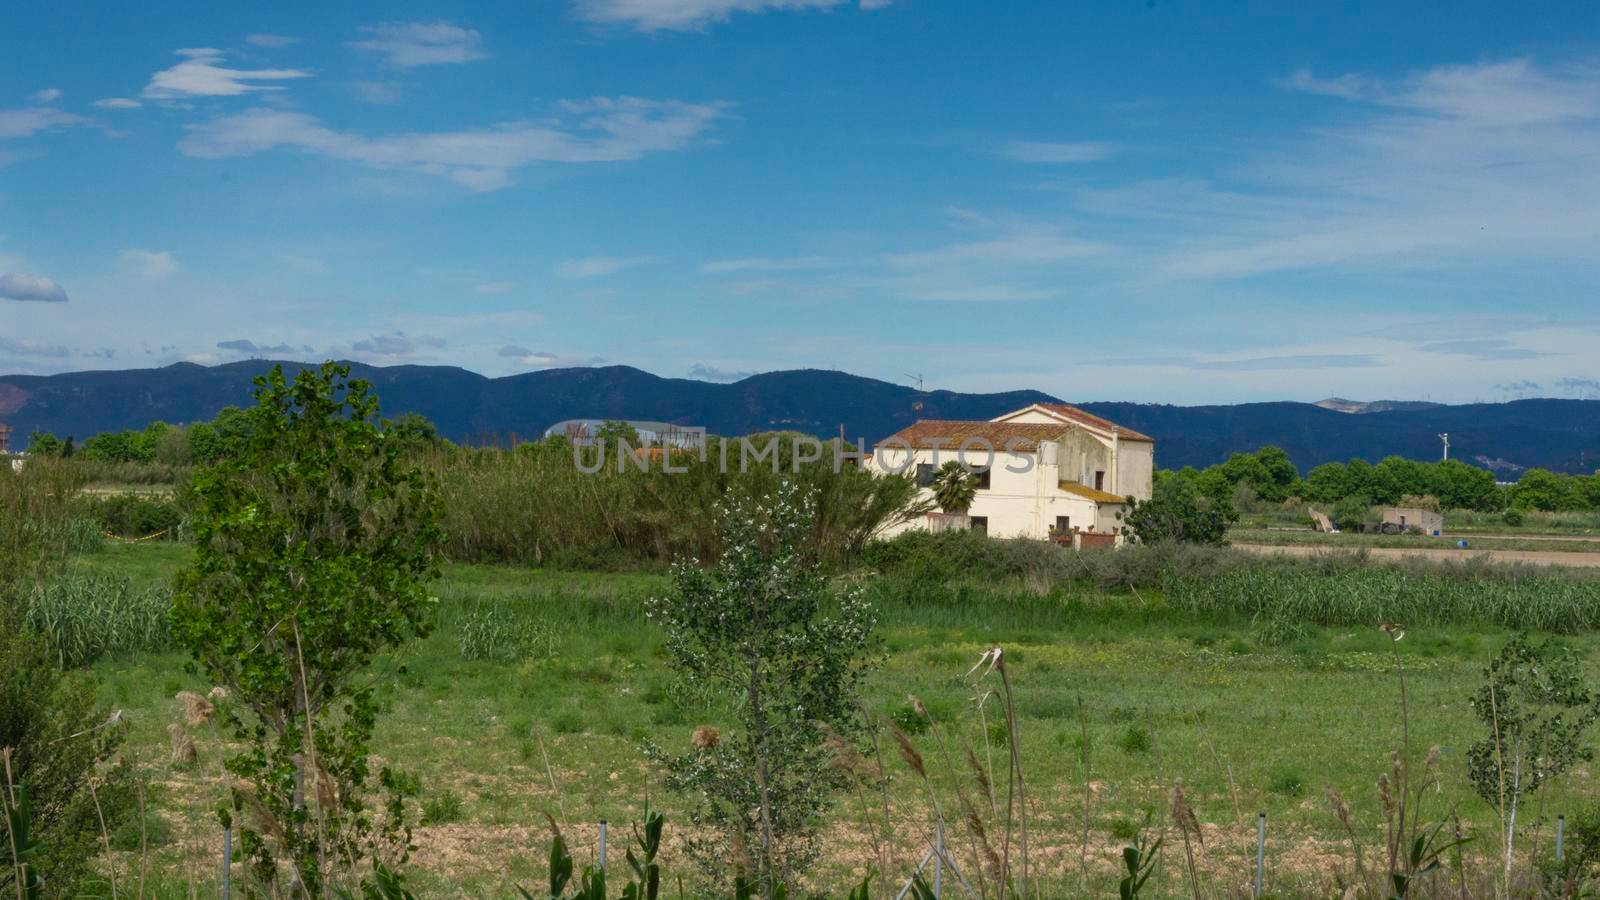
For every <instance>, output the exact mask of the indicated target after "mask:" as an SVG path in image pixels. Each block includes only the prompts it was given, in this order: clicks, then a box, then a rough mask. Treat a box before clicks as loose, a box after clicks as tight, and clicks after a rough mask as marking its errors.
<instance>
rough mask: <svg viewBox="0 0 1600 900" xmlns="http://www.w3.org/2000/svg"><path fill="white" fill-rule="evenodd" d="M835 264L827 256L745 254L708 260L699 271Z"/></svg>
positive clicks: (776, 269) (778, 269)
mask: <svg viewBox="0 0 1600 900" xmlns="http://www.w3.org/2000/svg"><path fill="white" fill-rule="evenodd" d="M837 264H838V260H836V259H834V258H832V257H828V256H799V257H790V258H773V257H767V256H747V257H743V258H741V259H713V260H709V261H707V262H704V263H702V264H701V265H700V271H702V272H705V273H706V274H708V275H729V274H733V273H743V272H797V271H803V270H806V269H822V268H827V267H828V266H832V265H837Z"/></svg>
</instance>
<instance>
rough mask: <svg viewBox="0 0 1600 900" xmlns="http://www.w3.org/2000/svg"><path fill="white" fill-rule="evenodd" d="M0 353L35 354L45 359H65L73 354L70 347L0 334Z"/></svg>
mask: <svg viewBox="0 0 1600 900" xmlns="http://www.w3.org/2000/svg"><path fill="white" fill-rule="evenodd" d="M0 354H3V355H6V356H36V357H43V358H46V359H67V358H69V357H71V356H73V355H74V354H73V350H72V348H71V347H66V346H62V345H60V344H36V343H34V342H32V341H20V340H17V339H16V338H8V337H3V336H0Z"/></svg>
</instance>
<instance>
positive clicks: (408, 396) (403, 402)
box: [0, 360, 1600, 479]
mask: <svg viewBox="0 0 1600 900" xmlns="http://www.w3.org/2000/svg"><path fill="white" fill-rule="evenodd" d="M272 365H273V363H272V362H270V361H264V360H250V361H246V362H236V363H228V364H225V365H219V366H199V365H194V364H192V363H179V364H176V365H171V366H167V367H165V368H160V369H135V370H128V371H121V372H74V373H69V374H63V375H45V376H33V375H10V376H0V421H5V422H8V423H9V424H10V425H11V426H12V428H13V435H14V437H13V443H26V441H27V435H28V434H29V433H31V432H32V431H34V430H35V429H41V430H45V431H51V432H54V433H55V434H57V435H60V436H63V437H64V436H66V435H69V434H70V435H74V436H76V437H77V438H78V439H79V440H82V439H83V438H85V437H88V436H89V435H93V434H96V433H99V432H102V431H109V430H121V429H125V428H141V427H143V426H144V425H146V424H148V423H150V422H152V421H155V420H158V419H159V420H164V421H167V422H193V421H199V420H203V419H209V418H211V417H212V416H214V415H215V414H216V412H217V411H218V410H219V409H221V408H222V407H224V406H227V405H229V404H234V405H244V404H247V403H249V402H250V380H251V379H252V378H253V377H255V376H256V375H258V374H260V373H262V372H265V371H267V370H268V369H270V368H271V366H272ZM283 365H284V366H285V368H286V369H289V370H298V369H299V368H301V367H302V366H303V365H304V364H302V363H292V362H286V363H284V364H283ZM352 368H353V369H354V374H355V375H357V376H358V377H361V378H365V379H367V380H369V381H371V382H373V383H374V384H375V385H376V386H377V390H378V395H379V397H380V398H381V399H382V401H383V406H384V411H385V413H386V414H388V415H398V414H400V413H407V412H415V413H420V414H421V415H424V416H426V417H428V418H429V419H430V420H432V421H433V422H434V424H435V425H436V426H437V427H438V429H439V431H440V433H442V434H444V435H445V436H446V437H448V438H450V439H452V440H456V441H469V442H480V441H485V440H489V439H494V438H500V439H504V438H507V437H509V436H510V435H512V434H517V435H520V436H523V437H530V436H537V435H538V434H540V433H542V432H543V431H544V429H546V428H548V427H549V426H550V425H552V424H554V423H556V422H559V421H561V420H563V419H572V418H632V419H654V420H660V421H666V422H674V423H678V424H684V425H701V426H704V427H706V428H707V429H709V430H710V431H711V432H713V433H716V434H730V435H737V434H749V433H751V432H755V431H767V430H773V429H787V430H794V431H803V432H809V433H811V434H815V435H819V436H833V435H837V434H838V431H839V427H840V426H841V425H843V426H844V430H845V433H846V435H848V436H849V437H850V438H852V439H854V438H856V437H864V438H866V439H867V440H869V441H876V440H879V439H881V438H883V437H886V436H887V435H889V434H892V433H894V432H895V431H898V430H899V429H900V428H902V427H904V426H906V425H908V424H910V423H911V422H913V421H915V420H916V419H918V418H924V419H985V418H991V417H993V416H996V415H999V414H1000V413H1002V412H1006V411H1008V410H1012V409H1016V408H1018V407H1021V406H1026V405H1028V404H1029V403H1035V402H1040V401H1054V400H1056V399H1057V398H1055V397H1052V396H1050V395H1048V394H1044V393H1041V392H1039V391H1026V390H1024V391H1010V392H1006V393H998V394H961V393H955V392H951V391H927V392H922V393H919V392H918V391H917V390H915V389H914V388H911V387H907V386H904V385H898V384H891V383H889V382H886V381H878V380H876V379H872V378H862V377H860V376H856V375H850V374H847V373H844V372H832V371H822V370H817V369H801V370H795V371H787V372H769V373H766V374H764V375H754V376H751V377H749V378H746V379H743V380H742V381H737V382H734V383H732V384H712V383H709V382H704V381H692V380H688V379H682V378H660V377H657V376H655V375H651V374H650V373H648V372H643V371H640V370H639V369H634V368H630V367H627V366H607V367H603V368H580V369H551V370H546V371H541V372H527V373H524V374H520V375H511V376H507V377H504V378H487V377H484V376H482V375H478V374H476V373H474V372H469V371H467V370H465V369H459V368H455V367H451V366H368V365H363V364H360V363H355V364H352ZM1069 402H1076V401H1072V400H1070V399H1069ZM1329 402H1331V401H1323V404H1326V403H1329ZM1341 402H1344V403H1351V401H1341ZM1323 404H1313V403H1288V402H1283V403H1245V404H1238V405H1233V406H1168V405H1162V404H1144V403H1104V402H1079V403H1078V405H1080V406H1082V407H1083V408H1084V409H1087V410H1089V411H1091V412H1093V413H1095V414H1097V415H1101V416H1105V417H1106V418H1109V419H1111V420H1113V421H1116V422H1119V423H1121V424H1123V425H1126V426H1128V427H1130V428H1134V429H1137V430H1139V431H1143V432H1145V433H1146V434H1150V435H1153V436H1154V437H1155V438H1156V440H1157V444H1156V462H1157V464H1158V465H1160V466H1163V467H1169V468H1178V467H1181V466H1185V465H1193V466H1207V465H1210V464H1212V463H1215V462H1219V461H1221V460H1223V459H1226V458H1227V456H1228V454H1230V453H1233V452H1236V451H1248V450H1254V449H1255V448H1257V447H1259V446H1261V445H1263V444H1277V445H1278V446H1281V447H1283V448H1284V449H1285V450H1287V451H1288V453H1289V456H1290V457H1291V458H1292V459H1293V460H1294V461H1295V462H1296V463H1297V464H1298V465H1299V466H1300V467H1301V470H1302V471H1304V470H1306V469H1308V468H1310V467H1311V466H1314V465H1317V464H1319V463H1323V462H1328V461H1331V460H1346V459H1351V458H1361V459H1367V460H1371V461H1377V460H1379V459H1382V458H1383V457H1385V456H1389V455H1394V454H1398V455H1401V456H1407V457H1412V458H1415V459H1437V458H1438V457H1439V451H1440V442H1439V438H1438V435H1439V434H1440V433H1441V432H1448V433H1449V434H1450V445H1451V455H1452V456H1455V457H1458V458H1461V459H1463V460H1466V461H1468V462H1477V463H1478V464H1480V465H1484V466H1485V467H1487V468H1493V469H1495V470H1496V472H1497V473H1498V474H1499V475H1500V476H1501V477H1503V478H1508V479H1509V478H1515V477H1516V474H1517V473H1518V472H1520V471H1521V470H1522V469H1524V468H1531V467H1535V466H1539V467H1544V468H1549V469H1554V470H1557V471H1565V472H1590V471H1593V470H1595V469H1596V468H1597V467H1600V401H1594V400H1517V401H1513V402H1510V403H1480V404H1471V405H1464V406H1445V405H1440V404H1432V403H1412V402H1406V401H1381V402H1379V403H1368V404H1353V405H1359V406H1363V407H1364V408H1363V409H1362V410H1361V411H1360V414H1352V413H1351V412H1342V411H1335V410H1334V409H1329V408H1326V407H1325V405H1323ZM1380 407H1381V408H1380Z"/></svg>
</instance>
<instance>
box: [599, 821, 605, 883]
mask: <svg viewBox="0 0 1600 900" xmlns="http://www.w3.org/2000/svg"><path fill="white" fill-rule="evenodd" d="M605 870H606V820H605V819H601V820H600V871H602V872H604V871H605Z"/></svg>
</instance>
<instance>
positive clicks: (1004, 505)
mask: <svg viewBox="0 0 1600 900" xmlns="http://www.w3.org/2000/svg"><path fill="white" fill-rule="evenodd" d="M951 459H960V460H961V461H962V462H963V463H965V464H966V465H967V466H968V468H972V469H976V470H979V471H977V477H978V492H977V497H976V499H975V500H973V503H972V507H971V508H970V509H969V510H968V511H967V513H968V517H969V518H968V520H967V522H966V523H965V524H967V526H968V527H970V528H972V529H974V530H978V531H983V532H985V533H987V534H989V535H992V536H994V537H1029V538H1047V537H1051V536H1058V537H1059V538H1060V539H1062V540H1067V539H1070V536H1071V535H1073V534H1074V533H1077V534H1078V537H1077V538H1076V540H1078V541H1082V542H1083V543H1084V544H1108V543H1111V542H1112V541H1113V540H1114V539H1115V538H1114V536H1115V535H1116V534H1117V533H1118V531H1119V530H1120V523H1119V521H1118V518H1117V517H1118V514H1119V513H1121V512H1123V511H1124V510H1125V509H1126V506H1127V498H1128V497H1134V498H1136V499H1139V500H1148V499H1150V489H1151V485H1152V481H1153V469H1154V466H1155V441H1154V440H1153V439H1152V438H1150V437H1149V436H1148V435H1144V434H1140V433H1139V432H1137V431H1134V430H1133V429H1131V428H1124V427H1122V426H1121V425H1117V424H1115V423H1113V422H1109V421H1107V420H1105V419H1102V418H1100V417H1099V416H1096V415H1092V414H1090V413H1087V412H1084V411H1083V410H1081V409H1078V408H1077V407H1075V406H1068V405H1066V404H1064V403H1037V404H1034V405H1033V406H1029V407H1025V408H1023V409H1019V410H1017V411H1015V412H1011V413H1007V414H1005V415H1003V416H1000V417H998V418H996V419H992V420H990V421H987V422H969V421H949V420H923V421H919V422H917V423H915V424H913V425H911V426H910V427H907V428H905V429H902V430H901V431H899V432H897V433H895V434H893V435H890V436H889V437H887V438H884V439H883V440H882V441H880V442H879V443H878V445H877V446H876V447H875V448H874V450H873V454H872V456H871V458H870V459H869V462H868V465H869V466H870V467H871V468H872V469H873V470H875V471H879V472H887V473H904V474H914V475H916V476H917V478H918V480H919V481H920V482H921V483H922V484H924V485H927V484H928V483H929V482H930V481H931V479H932V477H933V473H934V472H935V471H937V470H938V468H939V466H941V465H943V464H944V463H945V462H946V461H948V460H951ZM925 496H927V497H929V498H931V497H932V491H931V489H930V490H928V491H927V493H926V494H925ZM959 523H960V520H955V521H954V522H952V520H951V519H950V518H949V517H948V516H945V515H943V514H942V513H940V512H938V511H935V512H933V513H931V514H930V515H929V516H927V517H926V518H924V519H921V520H917V521H913V522H910V523H906V524H904V525H901V526H898V527H897V528H895V529H893V530H892V531H891V532H889V533H890V534H892V533H894V532H896V531H904V530H907V529H910V528H941V527H951V526H952V525H955V524H959Z"/></svg>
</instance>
